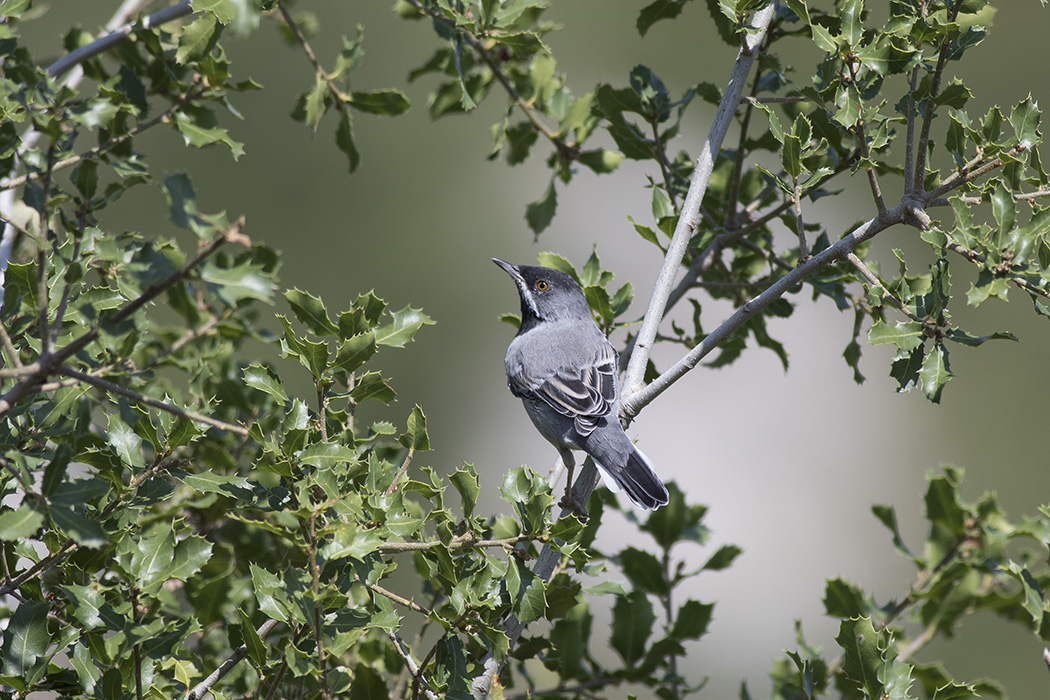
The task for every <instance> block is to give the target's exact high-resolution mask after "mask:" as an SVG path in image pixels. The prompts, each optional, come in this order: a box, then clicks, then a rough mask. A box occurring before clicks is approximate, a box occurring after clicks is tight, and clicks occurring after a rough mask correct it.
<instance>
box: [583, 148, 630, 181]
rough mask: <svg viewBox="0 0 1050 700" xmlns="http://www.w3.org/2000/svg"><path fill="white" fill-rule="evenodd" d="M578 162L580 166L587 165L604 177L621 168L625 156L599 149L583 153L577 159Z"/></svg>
mask: <svg viewBox="0 0 1050 700" xmlns="http://www.w3.org/2000/svg"><path fill="white" fill-rule="evenodd" d="M576 160H577V161H578V162H579V163H580V165H585V166H587V167H588V168H590V169H591V170H593V171H594V172H596V173H598V174H599V175H603V174H605V173H611V172H612V171H614V170H616V168H618V167H620V163H622V162H623V156H622V155H620V154H619V153H617V152H616V151H610V150H609V149H607V148H598V149H595V150H593V151H583V152H582V153H580V155H578V156H577V157H576Z"/></svg>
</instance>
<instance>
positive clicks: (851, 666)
mask: <svg viewBox="0 0 1050 700" xmlns="http://www.w3.org/2000/svg"><path fill="white" fill-rule="evenodd" d="M878 639H879V638H878V634H877V633H876V632H875V628H874V627H872V624H871V619H870V618H867V617H862V618H853V619H850V620H843V621H842V623H841V624H840V625H839V634H838V636H837V637H835V641H836V642H838V643H839V646H840V647H841V648H842V650H843V652H845V653H844V655H843V663H842V670H843V671H844V672H845V674H846V678H848V679H849V680H850V681H852V682H853V683H854V685H855V686H856V687H857V689H858V690H860V691H862V692H863V693H865V694H866V695H867V697H869V698H881V697H882V684H881V683H880V682H879V679H878V672H879V668H880V667H881V666H882V652H881V651H880V649H879V645H878Z"/></svg>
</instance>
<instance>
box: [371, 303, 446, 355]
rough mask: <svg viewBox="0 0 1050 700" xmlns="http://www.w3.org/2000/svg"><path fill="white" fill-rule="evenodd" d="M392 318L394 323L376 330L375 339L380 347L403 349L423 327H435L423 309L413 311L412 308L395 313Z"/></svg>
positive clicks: (407, 307) (408, 307)
mask: <svg viewBox="0 0 1050 700" xmlns="http://www.w3.org/2000/svg"><path fill="white" fill-rule="evenodd" d="M391 316H392V317H393V321H391V322H390V323H389V324H387V325H385V326H381V327H380V328H377V329H376V333H375V338H376V343H377V344H378V345H390V346H393V347H396V348H403V347H405V343H408V342H410V341H411V340H412V338H413V337H414V336H415V334H416V331H418V330H419V329H420V328H421V327H423V326H432V325H434V321H433V319H431V318H430V317H429V316H427V315H426V314H425V313H423V311H422V310H421V309H413V308H412V307H411V306H406V307H405V308H403V309H401V310H400V311H395V312H394V313H392V314H391Z"/></svg>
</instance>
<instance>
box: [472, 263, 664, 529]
mask: <svg viewBox="0 0 1050 700" xmlns="http://www.w3.org/2000/svg"><path fill="white" fill-rule="evenodd" d="M492 262H494V263H496V264H497V265H499V266H500V267H501V268H502V269H503V271H504V272H506V273H507V274H508V275H510V277H511V279H512V280H514V284H515V285H516V286H517V288H518V296H519V297H520V300H521V325H520V326H519V328H518V333H517V335H515V336H514V338H513V339H512V340H511V341H510V345H509V347H508V348H507V355H506V357H505V358H504V363H505V365H506V370H507V386H508V387H509V388H510V392H511V393H512V394H513V395H514V396H516V397H518V398H520V399H521V401H522V403H523V404H524V405H525V411H526V413H528V415H529V418H531V419H532V423H533V425H534V426H536V430H538V431H539V433H540V435H542V436H543V437H544V438H546V440H547V441H548V442H550V443H551V444H552V445H553V446H554V448H555V449H556V450H558V453H559V455H560V456H561V459H562V462H563V463H564V464H565V466H566V469H567V471H568V480H567V482H566V487H565V501H564V502H563V505H567V506H575V509H576V510H580V511H581V512H582V508H580V507H579V505H578V504H574V502H573V500H572V495H571V493H572V474H573V468H574V467H575V460H574V458H573V454H572V451H573V450H582V451H584V452H586V453H587V454H588V455H590V456H591V457H592V458H593V459H594V463H595V466H597V467H598V473H599V474H601V476H602V480H603V481H604V482H605V485H606V486H607V487H608V488H609V489H610V490H611V491H613V492H618V491H620V490H621V489H622V490H623V491H624V492H626V494H627V496H628V497H629V498H630V499H631V502H632V503H634V505H635V506H637V507H639V508H642V509H645V510H654V509H656V508H659V507H660V506H662V505H666V504H667V499H668V494H667V488H666V487H665V486H664V484H663V482H662V481H660V477H658V476H657V475H656V471H655V470H654V469H653V464H652V462H651V461H650V460H649V458H648V457H646V456H645V454H644V453H643V452H642V451H641V450H640V449H638V447H637V446H636V445H635V444H634V443H633V442H632V441H631V439H630V438H629V437H627V434H626V433H625V432H624V430H623V427H622V426H621V425H620V421H619V418H618V414H619V398H618V397H619V393H618V391H617V378H616V368H617V354H616V350H615V349H614V348H613V346H612V344H611V343H610V342H609V339H608V338H606V336H605V334H604V333H602V331H601V329H600V328H599V327H598V324H596V323H595V322H594V317H593V316H592V315H591V309H590V307H589V306H588V305H587V299H586V298H585V297H584V295H583V291H582V290H581V289H580V286H579V285H578V284H577V283H576V280H574V279H573V278H572V277H571V276H570V275H568V274H566V273H564V272H561V271H560V270H552V269H550V268H546V267H536V266H532V265H512V264H511V263H508V262H505V261H503V260H500V259H499V258H492Z"/></svg>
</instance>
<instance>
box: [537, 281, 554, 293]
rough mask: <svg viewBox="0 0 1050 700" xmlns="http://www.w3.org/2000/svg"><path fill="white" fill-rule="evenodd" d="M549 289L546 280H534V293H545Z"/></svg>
mask: <svg viewBox="0 0 1050 700" xmlns="http://www.w3.org/2000/svg"><path fill="white" fill-rule="evenodd" d="M550 288H551V283H550V282H548V281H547V280H536V291H538V292H545V291H547V290H548V289H550Z"/></svg>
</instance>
